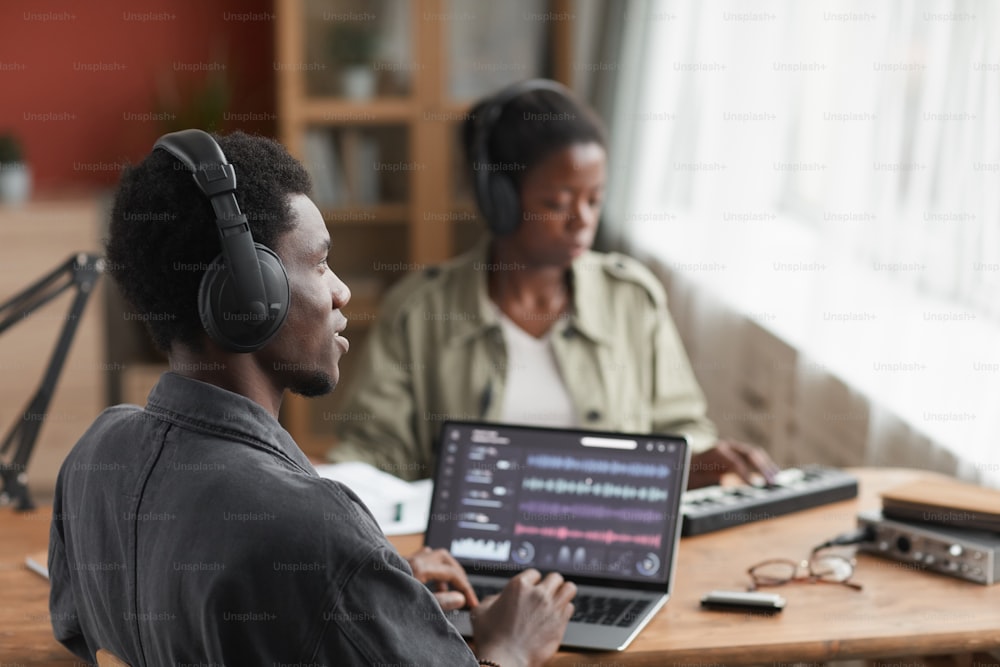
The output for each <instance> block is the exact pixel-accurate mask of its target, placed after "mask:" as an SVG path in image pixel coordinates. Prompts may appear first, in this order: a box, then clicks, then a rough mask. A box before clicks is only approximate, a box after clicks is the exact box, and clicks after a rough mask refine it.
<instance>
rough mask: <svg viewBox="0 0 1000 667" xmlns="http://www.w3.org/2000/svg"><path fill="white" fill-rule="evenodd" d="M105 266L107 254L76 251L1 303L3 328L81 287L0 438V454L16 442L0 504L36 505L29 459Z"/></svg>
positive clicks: (0, 465)
mask: <svg viewBox="0 0 1000 667" xmlns="http://www.w3.org/2000/svg"><path fill="white" fill-rule="evenodd" d="M103 270H104V260H103V259H102V258H101V257H99V256H98V255H92V254H88V253H82V252H81V253H78V254H76V255H73V256H72V257H70V258H69V259H68V260H66V261H65V262H63V264H62V265H60V266H59V267H57V268H56V269H55V270H54V271H52V272H51V273H49V274H48V275H47V276H45V277H43V278H41V279H40V280H38V281H37V282H36V283H35V284H33V285H31V286H30V287H28V288H26V289H25V290H24V291H23V292H21V293H20V294H18V295H16V296H15V297H14V298H12V299H11V300H10V301H7V302H6V303H4V304H3V305H0V318H2V319H0V334H2V333H3V332H4V331H6V330H7V329H9V328H10V327H11V326H13V325H14V324H16V323H17V322H21V321H23V320H26V319H28V318H29V317H30V316H31V313H32V312H34V311H35V309H37V308H40V307H41V306H44V305H45V304H46V303H48V302H49V301H51V300H52V299H54V298H56V297H57V296H59V295H60V294H62V293H63V292H64V291H66V290H67V289H69V288H70V287H76V290H77V292H76V298H75V299H73V305H72V306H71V307H70V310H69V314H68V315H67V316H66V323H65V324H64V325H63V329H62V333H61V334H60V335H59V339H58V341H57V342H56V348H55V350H53V351H52V357H51V358H50V359H49V365H48V368H47V369H46V370H45V375H44V377H43V378H42V382H41V384H40V385H39V387H38V390H37V391H36V392H35V395H34V396H33V397H32V398H31V400H30V401H29V402H28V407H27V408H25V410H24V413H23V415H22V416H21V419H20V420H18V421H17V422H16V423H15V424H14V426H13V427H12V428H11V429H10V431H9V432H8V433H7V436H6V437H5V438H4V439H3V444H0V455H6V453H7V451H8V450H10V449H11V447H12V446H13V447H14V453H13V455H12V456H11V457H10V460H7V458H6V456H4V458H3V460H0V478H2V480H3V487H2V488H0V505H8V504H13V503H16V509H18V510H30V509H34V503H32V501H31V496H30V495H29V494H28V474H27V472H26V470H27V467H28V459H29V458H30V457H31V450H32V449H34V447H35V440H37V439H38V432H39V431H40V430H41V428H42V423H43V422H44V421H45V417H46V410H47V409H48V407H49V402H50V401H51V400H52V394H53V392H54V391H55V387H56V381H57V380H58V379H59V373H60V372H62V367H63V364H65V363H66V355H67V354H68V353H69V346H70V344H71V343H72V342H73V336H74V335H75V334H76V327H77V325H78V324H79V323H80V316H81V315H82V314H83V309H84V307H85V306H86V305H87V299H88V298H89V297H90V293H91V292H92V291H93V288H94V284H95V283H96V282H97V279H98V277H100V274H101V272H102V271H103ZM15 443H16V446H15Z"/></svg>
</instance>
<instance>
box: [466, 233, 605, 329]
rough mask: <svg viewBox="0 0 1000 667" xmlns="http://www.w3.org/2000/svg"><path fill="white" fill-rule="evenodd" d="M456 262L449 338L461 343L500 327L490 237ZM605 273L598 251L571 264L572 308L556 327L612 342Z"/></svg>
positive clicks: (588, 253)
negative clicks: (489, 279) (489, 281)
mask: <svg viewBox="0 0 1000 667" xmlns="http://www.w3.org/2000/svg"><path fill="white" fill-rule="evenodd" d="M455 262H456V269H455V279H454V280H453V281H452V282H451V285H450V286H449V287H448V289H451V290H453V294H452V298H450V299H449V302H450V303H453V304H455V306H456V308H455V312H454V313H451V317H450V318H449V319H448V336H447V338H448V341H449V342H460V341H463V340H465V339H468V338H472V337H476V336H483V335H486V334H488V332H489V331H492V330H498V329H499V328H500V321H499V319H498V318H497V314H496V312H495V311H494V309H493V307H492V305H491V304H492V301H490V296H489V290H488V285H487V276H488V275H489V270H488V265H489V239H488V238H487V239H485V240H483V241H481V242H480V243H479V244H477V245H476V246H475V247H474V248H473V249H472V250H470V251H469V252H468V253H466V254H464V255H462V256H461V257H459V258H457V259H456V260H455ZM603 272H604V260H603V257H602V256H601V255H600V254H599V253H595V252H590V251H588V252H586V253H585V254H584V255H583V256H581V257H580V258H579V259H577V260H576V261H575V262H573V264H572V265H571V266H570V289H572V291H573V297H572V298H573V308H572V310H571V312H570V314H569V316H568V317H567V318H566V323H565V324H557V325H556V326H557V327H560V326H561V327H562V330H563V331H566V330H570V329H572V330H575V331H576V332H578V333H580V334H582V335H583V336H584V337H586V338H588V339H590V340H591V341H592V342H594V343H600V344H609V343H610V341H611V340H612V338H613V332H612V330H611V321H610V319H609V317H608V308H607V304H608V299H609V298H610V295H609V294H608V289H607V281H606V278H605V276H603V275H601V274H603ZM554 332H558V330H555V331H554Z"/></svg>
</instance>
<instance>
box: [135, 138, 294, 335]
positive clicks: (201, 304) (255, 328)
mask: <svg viewBox="0 0 1000 667" xmlns="http://www.w3.org/2000/svg"><path fill="white" fill-rule="evenodd" d="M157 148H162V149H163V150H165V151H167V152H168V153H170V154H171V155H173V156H174V157H175V158H177V159H178V160H180V161H181V162H183V163H184V166H185V167H187V168H188V169H189V170H191V173H192V174H193V176H194V182H195V183H197V184H198V189H199V190H201V191H202V192H203V193H204V194H205V196H207V197H208V199H209V201H210V202H211V203H212V208H213V209H214V210H215V218H216V219H215V223H216V225H218V228H219V240H220V242H221V243H222V253H221V254H220V255H219V256H218V257H216V258H215V259H214V260H212V263H211V264H210V265H209V267H208V269H207V270H206V271H205V274H204V275H203V276H202V278H201V287H200V289H199V291H198V312H199V314H200V315H201V324H202V326H203V327H205V331H206V332H208V335H209V336H211V337H212V339H213V340H214V341H215V342H217V343H218V344H219V345H221V346H222V347H224V348H226V349H227V350H230V351H232V352H254V351H255V350H259V349H260V348H262V347H264V345H266V344H267V342H268V341H269V340H271V338H272V337H273V336H274V334H276V333H277V332H278V329H279V328H281V325H282V323H283V322H284V321H285V317H286V316H287V315H288V304H289V301H290V300H291V298H290V297H291V292H290V288H289V286H288V275H287V274H286V273H285V267H284V266H283V265H282V264H281V260H280V259H279V258H278V256H277V255H276V254H275V253H274V251H272V250H271V249H270V248H267V247H266V246H263V245H261V244H259V243H254V241H253V236H252V235H251V234H250V225H249V224H248V223H247V218H246V216H245V215H243V214H242V213H241V212H240V207H239V204H238V203H237V202H236V172H235V171H234V170H233V167H232V165H231V164H229V163H228V162H226V156H225V155H224V154H223V152H222V149H221V148H220V147H219V144H217V143H216V142H215V139H214V138H212V135H210V134H208V133H207V132H203V131H201V130H181V131H180V132H171V133H170V134H165V135H163V136H162V137H160V138H159V139H157V140H156V144H155V145H154V146H153V150H156V149H157Z"/></svg>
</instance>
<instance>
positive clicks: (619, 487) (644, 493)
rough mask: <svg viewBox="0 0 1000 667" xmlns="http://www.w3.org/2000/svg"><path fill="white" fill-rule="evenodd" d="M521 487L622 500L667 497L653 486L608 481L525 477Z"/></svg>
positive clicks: (659, 499) (657, 499)
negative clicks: (591, 481) (589, 481)
mask: <svg viewBox="0 0 1000 667" xmlns="http://www.w3.org/2000/svg"><path fill="white" fill-rule="evenodd" d="M521 488H522V489H526V490H528V491H545V492H547V493H554V494H556V495H559V496H561V495H574V496H595V497H598V498H621V499H622V500H636V499H638V500H645V501H646V502H650V503H655V502H658V501H661V500H666V499H667V492H666V491H665V490H664V489H658V488H656V487H655V486H641V487H640V486H629V485H628V484H611V483H610V482H594V483H592V484H588V483H587V482H585V481H577V480H572V479H562V478H561V477H557V478H554V479H542V478H541V477H525V478H524V481H523V482H521Z"/></svg>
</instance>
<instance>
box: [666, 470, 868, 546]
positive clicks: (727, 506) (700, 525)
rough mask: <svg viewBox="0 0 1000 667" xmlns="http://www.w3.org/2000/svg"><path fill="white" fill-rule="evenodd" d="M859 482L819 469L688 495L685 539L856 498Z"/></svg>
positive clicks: (683, 503) (684, 511) (683, 528)
mask: <svg viewBox="0 0 1000 667" xmlns="http://www.w3.org/2000/svg"><path fill="white" fill-rule="evenodd" d="M857 495H858V480H857V478H856V477H854V476H853V475H851V474H850V473H846V472H844V471H843V470H839V469H837V468H828V467H825V466H819V465H808V466H802V467H801V468H786V469H784V470H782V471H780V472H779V473H778V474H777V476H776V478H775V482H774V484H768V485H766V486H751V485H746V486H706V487H702V488H700V489H692V490H690V491H685V492H684V496H683V498H682V499H681V512H682V514H683V516H684V523H683V525H682V526H681V535H701V534H702V533H711V532H713V531H716V530H722V529H723V528H729V527H731V526H739V525H741V524H744V523H750V522H752V521H763V520H764V519H771V518H774V517H776V516H781V515H783V514H790V513H791V512H798V511H799V510H805V509H809V508H811V507H818V506H819V505H826V504H828V503H834V502H837V501H839V500H848V499H850V498H856V497H857Z"/></svg>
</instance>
